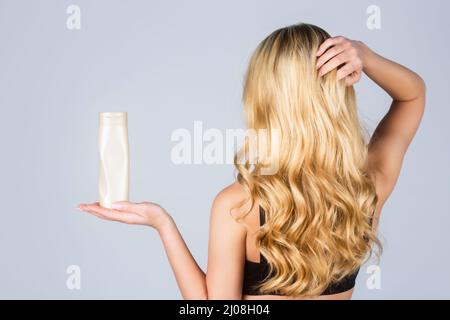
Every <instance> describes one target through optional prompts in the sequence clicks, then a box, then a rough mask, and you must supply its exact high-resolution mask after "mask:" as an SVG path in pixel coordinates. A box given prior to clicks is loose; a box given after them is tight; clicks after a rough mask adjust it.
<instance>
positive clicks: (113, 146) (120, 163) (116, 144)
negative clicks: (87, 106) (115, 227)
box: [98, 112, 130, 208]
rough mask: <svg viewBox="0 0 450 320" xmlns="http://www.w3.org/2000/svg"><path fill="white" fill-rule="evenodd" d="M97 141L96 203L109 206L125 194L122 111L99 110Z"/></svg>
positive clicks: (126, 165) (126, 158)
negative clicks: (97, 174) (98, 160)
mask: <svg viewBox="0 0 450 320" xmlns="http://www.w3.org/2000/svg"><path fill="white" fill-rule="evenodd" d="M98 133H99V135H98V143H99V151H100V171H99V181H98V191H99V196H100V205H101V206H102V207H105V208H111V204H112V203H113V202H116V201H128V197H129V169H130V161H129V147H128V120H127V113H126V112H100V113H99V131H98Z"/></svg>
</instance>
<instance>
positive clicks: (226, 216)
mask: <svg viewBox="0 0 450 320" xmlns="http://www.w3.org/2000/svg"><path fill="white" fill-rule="evenodd" d="M79 209H80V210H82V211H86V212H89V213H91V214H93V215H95V216H97V217H99V218H101V219H105V220H110V221H117V222H122V223H127V224H139V225H147V226H150V227H153V228H154V229H156V231H157V232H158V233H159V235H160V238H161V240H162V243H163V246H164V249H165V251H166V254H167V257H168V260H169V263H170V265H171V267H172V270H173V272H174V275H175V278H176V281H177V283H178V286H179V288H180V292H181V295H182V296H183V298H184V299H196V300H205V299H241V298H242V281H243V278H242V275H243V266H244V260H245V238H246V233H245V228H244V227H243V226H241V225H240V224H238V223H237V222H235V220H234V219H233V217H232V216H231V214H230V206H229V205H228V201H227V195H226V194H224V192H221V193H219V195H218V196H217V197H216V199H215V200H214V203H213V206H212V210H211V219H210V232H209V246H208V269H207V273H206V274H205V273H204V272H203V271H202V269H201V268H200V267H199V265H198V264H197V262H196V261H195V259H194V257H193V256H192V254H191V252H190V250H189V248H188V247H187V245H186V243H185V242H184V240H183V237H182V236H181V233H180V231H179V230H178V228H177V225H176V223H175V221H174V220H173V218H172V217H171V216H170V215H169V214H168V213H167V212H166V211H165V210H164V209H163V208H162V207H160V206H159V205H157V204H154V203H150V202H143V203H131V202H118V203H115V204H114V206H113V209H106V208H103V207H101V206H99V204H98V203H94V204H82V205H80V206H79Z"/></svg>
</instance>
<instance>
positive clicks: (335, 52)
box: [316, 36, 364, 86]
mask: <svg viewBox="0 0 450 320" xmlns="http://www.w3.org/2000/svg"><path fill="white" fill-rule="evenodd" d="M363 64H364V63H363V50H362V43H360V42H358V41H352V40H349V39H347V38H345V37H342V36H339V37H333V38H328V39H327V40H325V41H324V42H323V43H322V44H321V45H320V47H319V49H318V51H317V64H316V68H317V70H318V72H319V76H320V77H322V76H324V75H325V74H327V73H329V72H330V71H332V70H334V69H336V68H338V71H337V79H338V80H342V79H345V84H346V85H347V86H351V85H353V84H355V83H356V82H358V81H359V80H360V79H361V74H362V70H363Z"/></svg>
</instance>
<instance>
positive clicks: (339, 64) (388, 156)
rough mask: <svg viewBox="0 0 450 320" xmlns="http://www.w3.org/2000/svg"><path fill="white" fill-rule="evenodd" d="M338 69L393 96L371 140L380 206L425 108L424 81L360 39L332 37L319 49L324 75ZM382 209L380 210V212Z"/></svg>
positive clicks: (348, 79)
mask: <svg viewBox="0 0 450 320" xmlns="http://www.w3.org/2000/svg"><path fill="white" fill-rule="evenodd" d="M336 68H338V72H337V77H338V79H339V80H345V82H346V84H347V85H352V84H354V83H356V82H357V81H359V79H360V77H361V72H362V71H364V73H366V74H367V76H369V78H371V79H372V80H373V81H374V82H375V83H376V84H378V85H379V86H380V87H381V88H383V89H384V90H385V91H386V92H387V93H388V94H389V95H390V96H391V97H392V99H393V101H392V104H391V107H390V109H389V111H388V112H387V113H386V115H385V116H384V118H383V119H382V120H381V122H380V123H379V124H378V126H377V128H376V129H375V131H374V134H373V136H372V137H371V140H370V143H369V164H368V165H369V171H370V173H371V174H372V175H373V176H374V177H375V179H376V184H377V194H378V200H379V206H378V208H381V207H382V206H383V204H384V202H385V201H386V199H387V198H388V196H389V195H390V194H391V192H392V190H393V188H394V186H395V184H396V182H397V179H398V176H399V174H400V168H401V166H402V162H403V158H404V156H405V153H406V151H407V149H408V146H409V144H410V143H411V141H412V139H413V137H414V135H415V133H416V131H417V128H418V127H419V124H420V121H421V119H422V116H423V112H424V108H425V84H424V81H423V80H422V78H420V77H419V76H418V75H417V74H416V73H414V72H413V71H411V70H409V69H407V68H405V67H403V66H401V65H399V64H397V63H395V62H392V61H390V60H388V59H386V58H383V57H381V56H380V55H378V54H376V53H375V52H373V51H372V50H370V49H369V48H368V47H367V46H366V45H365V44H363V43H362V42H360V41H352V40H349V39H346V38H345V37H341V36H339V37H333V38H329V39H327V40H326V41H324V43H323V44H322V45H321V46H320V47H319V49H318V51H317V69H318V74H319V76H323V75H325V74H327V73H328V72H330V71H331V70H333V69H336ZM379 212H380V211H379V210H378V211H377V213H378V214H379Z"/></svg>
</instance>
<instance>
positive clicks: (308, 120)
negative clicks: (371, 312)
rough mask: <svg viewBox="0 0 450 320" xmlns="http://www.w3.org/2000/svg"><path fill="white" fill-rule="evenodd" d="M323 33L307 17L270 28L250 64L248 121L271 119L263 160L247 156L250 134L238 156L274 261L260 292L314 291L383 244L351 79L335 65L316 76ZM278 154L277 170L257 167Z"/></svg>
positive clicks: (262, 241)
mask: <svg viewBox="0 0 450 320" xmlns="http://www.w3.org/2000/svg"><path fill="white" fill-rule="evenodd" d="M329 37H330V35H329V34H328V33H327V32H325V31H324V30H322V29H321V28H319V27H317V26H314V25H310V24H297V25H293V26H289V27H285V28H281V29H279V30H276V31H274V32H273V33H272V34H270V35H269V36H268V37H267V38H266V39H264V40H263V41H262V42H261V43H260V44H259V46H258V47H257V49H256V51H255V52H254V54H253V55H252V57H251V60H250V63H249V67H248V70H247V73H246V77H245V83H244V92H243V104H244V107H245V112H246V122H247V127H248V128H249V129H256V130H259V129H268V130H266V131H265V132H266V133H265V140H264V141H265V148H266V151H267V150H269V152H268V153H267V154H268V155H266V157H260V159H264V161H263V160H261V161H260V162H256V163H250V160H249V159H248V157H247V158H245V157H244V155H245V154H246V152H248V150H249V149H250V147H251V146H250V144H251V143H253V142H252V141H251V140H249V139H246V140H245V142H244V146H243V147H242V149H241V150H240V152H238V153H237V154H236V157H235V166H236V168H237V171H238V175H237V179H238V182H239V183H240V184H241V185H242V186H244V188H245V190H246V191H247V192H248V195H249V197H248V198H249V199H250V200H251V204H252V205H251V206H252V207H253V205H254V204H255V203H257V204H258V205H260V206H261V207H262V208H263V209H264V211H265V214H266V223H265V225H264V226H262V227H261V228H260V230H259V233H258V236H257V241H258V243H259V247H260V250H261V254H262V255H263V256H264V257H265V258H266V259H267V262H268V264H269V268H270V277H268V278H266V279H265V280H264V281H263V283H262V284H261V285H260V286H259V290H260V292H262V293H264V292H277V293H278V294H283V295H290V296H292V295H304V296H315V295H320V294H321V293H322V292H323V291H324V290H325V289H326V288H327V287H328V286H329V285H330V284H333V283H335V282H337V281H339V280H341V279H342V278H343V277H345V276H346V275H349V274H351V273H353V272H355V271H356V270H357V268H358V267H359V266H360V265H361V264H362V263H364V262H365V260H366V259H367V258H368V257H369V256H370V254H371V253H372V251H373V244H374V243H376V244H377V245H378V247H379V248H380V249H381V244H380V242H379V240H378V238H377V236H376V233H375V230H374V228H373V227H372V224H371V221H372V216H373V214H374V211H375V206H376V203H377V195H376V192H375V185H374V182H373V181H372V180H371V177H370V176H369V174H368V173H367V170H366V169H367V155H368V148H367V142H366V140H367V135H366V133H367V132H366V131H365V129H364V128H363V126H362V125H361V123H360V121H359V117H358V113H357V108H356V102H355V93H354V89H353V87H352V86H346V84H345V81H344V80H341V81H338V80H337V78H336V70H334V71H332V72H330V73H329V74H327V75H325V76H324V77H322V78H319V76H318V72H317V71H316V67H315V64H316V61H317V58H316V52H317V49H318V48H319V46H320V44H321V43H322V42H323V41H324V40H325V39H327V38H329ZM274 130H276V131H277V132H278V133H279V134H278V137H279V139H278V140H276V141H275V139H274V135H273V134H272V133H271V132H273V131H274ZM274 146H277V148H274ZM275 149H276V152H274V150H275ZM258 150H261V148H260V149H258ZM274 162H277V164H276V168H278V169H277V170H276V172H272V173H271V174H263V168H264V167H265V166H267V165H269V166H270V165H273V164H274ZM250 210H251V209H250ZM250 210H246V213H244V214H243V215H241V216H240V217H239V218H238V220H239V221H242V218H243V217H244V216H245V215H246V214H248V213H249V212H250Z"/></svg>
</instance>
